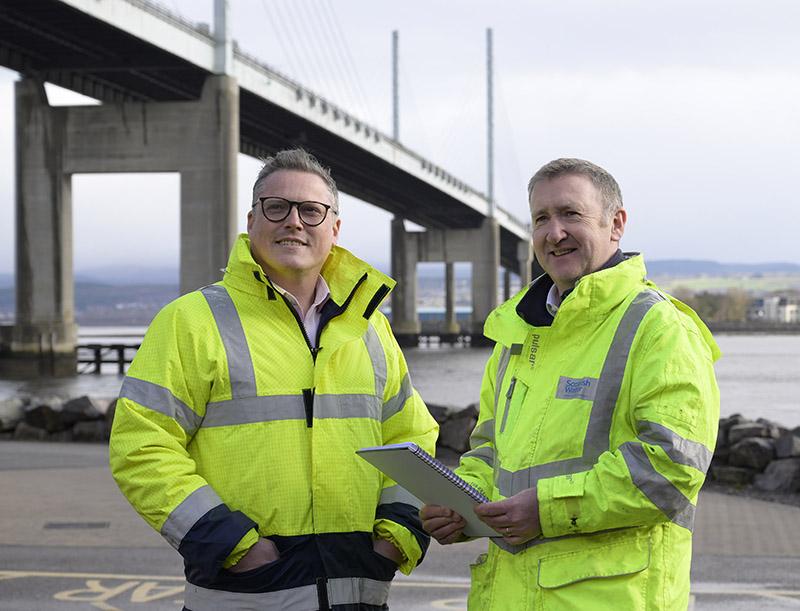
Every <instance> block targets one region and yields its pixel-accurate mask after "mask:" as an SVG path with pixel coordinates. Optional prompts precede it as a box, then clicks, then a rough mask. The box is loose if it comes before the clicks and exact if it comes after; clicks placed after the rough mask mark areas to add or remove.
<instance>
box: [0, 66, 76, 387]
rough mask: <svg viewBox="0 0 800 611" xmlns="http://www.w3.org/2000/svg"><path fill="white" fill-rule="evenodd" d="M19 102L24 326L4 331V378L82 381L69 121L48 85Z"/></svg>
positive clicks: (0, 339)
mask: <svg viewBox="0 0 800 611" xmlns="http://www.w3.org/2000/svg"><path fill="white" fill-rule="evenodd" d="M15 96H16V99H15V120H16V162H17V164H16V165H17V167H16V182H17V185H16V186H17V190H16V218H17V244H16V258H17V259H16V283H15V286H16V324H15V325H14V326H13V327H3V328H2V334H1V335H0V376H3V377H37V376H61V375H69V374H74V373H75V372H76V370H77V349H76V346H77V341H78V329H77V325H76V324H75V316H74V308H75V297H74V284H73V269H72V191H71V184H70V180H69V177H68V176H65V175H64V145H65V142H64V140H65V138H64V117H63V113H61V112H59V109H55V108H51V107H50V106H48V104H47V96H46V93H45V90H44V84H43V83H42V82H38V81H34V80H30V79H25V80H22V81H19V82H17V83H16V87H15Z"/></svg>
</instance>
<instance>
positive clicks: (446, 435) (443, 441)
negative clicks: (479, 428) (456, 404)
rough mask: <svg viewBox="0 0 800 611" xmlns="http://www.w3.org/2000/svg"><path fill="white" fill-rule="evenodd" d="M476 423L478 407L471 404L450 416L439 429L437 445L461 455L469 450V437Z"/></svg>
mask: <svg viewBox="0 0 800 611" xmlns="http://www.w3.org/2000/svg"><path fill="white" fill-rule="evenodd" d="M477 422H478V406H477V405H475V404H473V405H470V406H469V407H466V408H464V409H462V410H460V411H457V412H454V413H453V414H451V415H450V418H448V419H447V421H445V422H444V423H443V424H441V425H440V428H439V444H440V445H442V446H444V447H446V448H450V449H451V450H455V451H456V452H458V453H459V454H463V453H464V452H466V451H467V450H469V436H470V433H472V430H473V429H474V428H475V425H476V424H477Z"/></svg>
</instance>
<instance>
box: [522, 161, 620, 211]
mask: <svg viewBox="0 0 800 611" xmlns="http://www.w3.org/2000/svg"><path fill="white" fill-rule="evenodd" d="M570 175H578V176H586V177H587V178H588V179H589V180H591V181H592V184H593V185H594V186H595V188H596V189H597V190H598V191H599V192H600V198H601V200H602V202H603V213H604V215H605V218H606V221H609V220H611V217H612V216H614V213H615V212H616V211H617V210H619V209H620V208H622V191H621V190H620V188H619V184H617V181H616V180H615V179H614V177H613V176H612V175H611V174H610V173H608V172H607V171H606V170H604V169H603V168H601V167H600V166H599V165H595V164H594V163H592V162H591V161H586V160H585V159H570V158H564V157H562V158H561V159H554V160H553V161H551V162H549V163H546V164H545V165H543V166H542V167H541V168H539V171H538V172H536V174H534V175H533V177H532V178H531V180H530V182H528V201H530V200H531V195H532V194H533V188H534V187H535V186H536V183H538V182H542V181H544V180H550V179H552V178H558V177H560V176H570Z"/></svg>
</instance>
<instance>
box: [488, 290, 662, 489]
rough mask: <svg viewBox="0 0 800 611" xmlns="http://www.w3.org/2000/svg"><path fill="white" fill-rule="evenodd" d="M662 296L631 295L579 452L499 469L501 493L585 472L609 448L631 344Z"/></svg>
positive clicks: (613, 343) (600, 381) (652, 291)
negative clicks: (548, 461)
mask: <svg viewBox="0 0 800 611" xmlns="http://www.w3.org/2000/svg"><path fill="white" fill-rule="evenodd" d="M664 299H665V297H664V296H663V295H661V294H660V293H658V292H657V291H654V290H652V289H647V290H644V291H642V292H641V293H639V294H638V295H637V296H636V297H634V299H633V300H632V301H631V303H630V304H629V305H628V308H627V309H626V310H625V313H624V314H623V315H622V320H620V322H619V325H618V326H617V329H616V332H615V333H614V338H613V340H612V341H611V346H610V347H609V349H608V354H606V358H605V361H604V362H603V369H602V372H601V373H600V379H599V381H598V383H597V388H596V391H595V395H594V401H592V409H591V412H590V415H589V423H588V426H587V428H586V438H585V439H584V443H583V454H582V455H581V456H579V457H577V458H568V459H564V460H560V461H554V462H550V463H545V464H541V465H534V466H532V467H529V468H527V469H521V470H519V471H515V472H511V471H507V470H505V469H499V470H498V473H497V474H496V476H495V480H496V483H497V488H498V490H499V491H500V493H501V494H502V495H503V496H505V497H510V496H514V495H515V494H517V493H518V492H521V491H522V490H526V489H528V488H532V487H533V486H535V485H536V482H537V481H539V480H540V479H544V478H549V477H556V476H558V475H566V474H568V473H580V472H582V471H588V470H589V469H591V468H592V467H593V466H594V464H595V463H596V462H597V460H598V458H599V457H600V455H601V454H602V453H603V452H607V451H608V450H609V449H610V446H609V443H610V435H611V422H612V420H613V417H614V409H615V407H616V404H617V399H618V398H619V392H620V389H621V388H622V379H623V377H624V376H625V367H626V365H627V362H628V355H629V354H630V349H631V345H632V344H633V340H634V338H635V337H636V332H637V331H638V329H639V325H640V324H641V322H642V320H643V319H644V317H645V315H646V314H647V312H649V311H650V308H652V307H653V306H654V305H655V304H657V303H658V302H659V301H663V300H664Z"/></svg>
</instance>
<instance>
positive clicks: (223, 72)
mask: <svg viewBox="0 0 800 611" xmlns="http://www.w3.org/2000/svg"><path fill="white" fill-rule="evenodd" d="M206 1H211V0H206ZM229 23H230V22H229V13H228V0H216V5H215V21H214V28H213V31H212V30H211V29H210V28H209V27H208V26H203V25H197V24H193V23H190V22H188V21H186V20H184V19H182V18H181V17H179V16H177V15H175V14H172V13H169V12H167V11H165V10H164V9H163V8H162V7H160V6H158V5H154V4H151V3H149V2H147V1H146V0H3V2H2V3H0V65H3V66H5V67H8V68H10V69H12V70H16V71H17V72H19V73H20V80H19V81H18V82H17V84H16V94H15V95H16V110H15V121H16V218H17V221H16V223H17V227H16V235H17V251H16V291H17V293H16V324H15V325H13V326H9V327H4V328H0V376H6V377H12V376H13V377H16V376H29V375H65V374H72V373H74V372H75V370H76V358H77V357H76V345H77V325H76V324H75V322H74V278H73V264H72V201H71V177H72V175H73V174H78V173H101V172H162V171H166V172H177V173H179V175H180V180H181V189H180V192H181V196H180V197H181V201H180V206H181V215H180V218H181V221H180V236H181V238H180V239H181V244H180V290H181V292H182V293H184V292H187V291H190V290H193V289H195V288H198V287H200V286H203V285H205V284H208V283H211V282H215V281H217V280H218V279H219V272H218V270H219V268H220V266H221V264H222V265H224V262H225V261H226V260H227V256H228V253H229V250H230V248H231V245H232V243H233V241H234V239H235V233H236V220H237V219H236V211H237V197H238V195H237V192H236V175H237V155H238V153H240V152H241V153H244V154H246V155H250V156H254V157H260V156H266V155H269V154H271V153H274V152H275V151H277V150H279V149H282V148H285V147H287V146H293V145H301V146H303V147H305V148H306V149H308V150H310V151H312V152H313V153H314V154H315V155H316V156H317V157H319V158H320V160H321V161H322V162H323V163H324V164H326V165H328V166H330V168H331V170H332V173H333V175H334V177H335V178H336V180H337V183H338V185H339V187H340V190H341V191H342V192H344V193H347V194H349V195H352V196H355V197H357V198H359V199H361V200H363V201H365V202H367V203H370V204H373V205H375V206H378V207H380V208H382V209H384V210H387V211H389V212H391V213H393V214H394V215H395V219H394V220H393V221H392V231H391V240H392V244H391V252H392V275H393V276H394V277H395V278H396V279H397V280H398V286H397V288H396V289H395V291H394V292H393V294H392V325H393V327H394V330H395V333H396V334H397V335H398V337H400V338H414V337H415V335H416V334H418V333H419V331H420V325H419V319H418V316H417V313H416V303H417V272H416V266H417V263H419V262H444V263H446V270H447V274H446V279H447V282H446V304H447V308H446V315H447V320H446V326H445V330H446V331H450V332H452V331H454V330H456V329H457V325H456V321H455V311H454V307H453V305H454V296H453V293H454V280H453V273H452V270H453V263H455V262H460V261H467V262H471V263H472V283H473V287H472V309H473V311H472V318H471V322H470V325H469V328H468V329H465V330H464V332H466V333H470V334H472V335H473V336H474V337H480V336H481V328H482V324H483V321H484V320H485V318H486V316H487V315H488V313H489V312H490V311H491V310H492V308H494V307H495V306H496V305H497V295H498V282H499V278H500V273H499V270H500V268H501V267H502V268H504V269H505V270H507V271H508V272H510V273H513V274H516V275H518V276H519V277H520V278H521V280H522V282H528V281H529V280H530V278H531V272H532V266H533V265H534V264H533V261H532V253H531V247H530V240H529V237H530V231H529V228H528V226H527V225H526V224H525V223H523V222H521V221H519V220H517V219H515V218H512V217H511V216H510V215H509V214H507V213H506V212H505V211H503V210H502V209H500V208H498V207H495V206H492V205H491V202H490V201H489V200H488V199H487V197H486V196H485V195H483V194H482V193H480V192H478V191H476V190H475V189H473V188H471V187H470V186H468V185H466V184H464V183H463V182H461V181H459V180H458V179H456V178H455V177H453V176H451V175H449V174H448V173H447V172H445V171H443V170H442V169H441V168H440V167H439V166H438V165H437V164H436V163H435V162H433V161H431V160H427V159H424V158H422V157H421V156H419V155H417V154H415V153H414V152H413V151H411V150H409V149H407V148H406V147H404V146H403V145H402V144H401V143H400V142H398V141H396V140H394V139H392V138H391V137H389V136H387V135H385V134H383V133H381V132H380V131H378V130H376V129H375V128H373V127H371V126H370V125H367V124H365V123H364V122H363V121H361V120H359V119H358V118H356V117H353V116H351V115H350V114H348V113H347V112H345V111H343V110H342V109H340V108H338V107H336V106H335V105H334V104H332V103H330V102H328V101H327V100H325V99H324V98H322V97H321V96H319V95H317V94H315V93H314V92H312V91H310V90H308V89H307V88H305V87H303V86H302V85H301V84H299V83H297V82H295V81H293V80H291V79H289V78H287V77H285V76H283V75H282V74H280V73H278V72H276V71H275V70H273V69H271V68H269V67H268V66H267V65H266V64H264V63H263V62H261V61H260V60H258V59H256V58H255V57H252V56H250V55H247V54H245V53H244V52H243V51H241V50H239V49H238V48H237V45H236V43H235V42H234V41H233V39H232V37H231V32H230V27H229ZM45 82H50V83H53V84H56V85H59V86H61V87H64V88H67V89H70V90H73V91H76V92H78V93H81V94H84V95H86V96H89V97H92V98H95V99H97V100H99V101H100V102H101V104H100V105H98V106H73V107H52V106H50V105H49V104H48V100H47V96H46V93H45V89H44V83H45ZM403 219H407V220H409V221H412V222H414V223H416V224H418V225H420V226H422V227H423V228H425V231H424V232H407V231H406V230H405V228H404V224H403ZM505 277H506V278H507V277H508V274H505ZM507 286H508V283H506V291H507V290H508V289H507Z"/></svg>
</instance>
